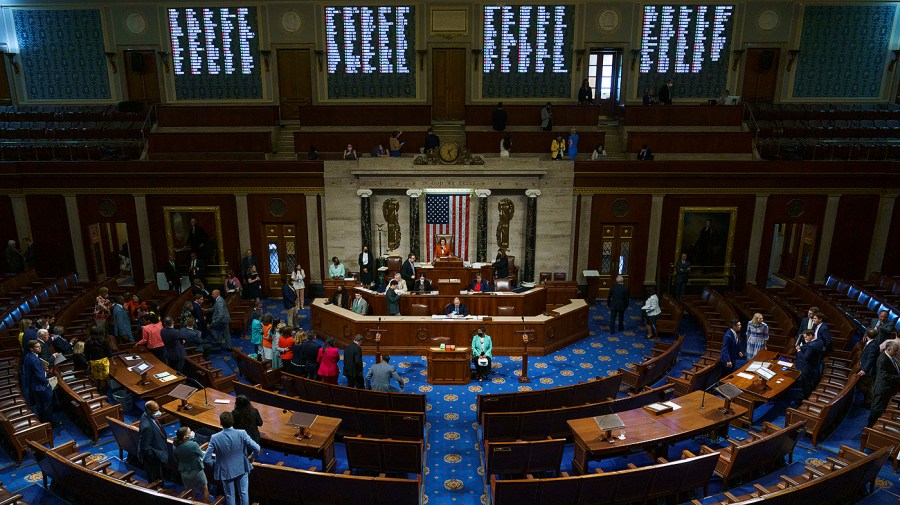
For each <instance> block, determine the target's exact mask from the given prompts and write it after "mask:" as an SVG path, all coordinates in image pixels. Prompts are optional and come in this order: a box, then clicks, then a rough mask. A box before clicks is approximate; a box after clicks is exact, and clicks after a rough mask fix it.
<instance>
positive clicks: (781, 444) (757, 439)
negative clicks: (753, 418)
mask: <svg viewBox="0 0 900 505" xmlns="http://www.w3.org/2000/svg"><path fill="white" fill-rule="evenodd" d="M803 425H804V423H803V421H798V422H796V423H794V424H791V425H788V426H785V427H784V428H781V427H778V426H775V425H774V424H772V423H769V422H764V423H763V429H762V433H757V432H755V431H750V432H748V433H749V434H750V438H749V439H747V440H744V441H741V442H738V441H737V440H732V439H729V440H728V441H729V442H730V443H731V445H729V446H727V447H724V448H722V449H718V450H713V449H710V448H709V447H707V446H705V445H704V446H701V448H700V453H701V454H718V455H719V462H718V463H717V464H716V475H718V476H719V477H722V486H723V487H726V488H727V487H728V481H729V479H734V478H735V477H739V476H742V475H744V474H748V473H752V472H753V471H755V470H759V469H768V468H777V467H780V466H782V465H784V457H785V456H787V457H788V462H793V460H794V456H793V454H794V447H795V446H796V445H797V440H799V439H800V435H801V434H802V433H803V432H804V427H803Z"/></svg>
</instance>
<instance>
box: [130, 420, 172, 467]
mask: <svg viewBox="0 0 900 505" xmlns="http://www.w3.org/2000/svg"><path fill="white" fill-rule="evenodd" d="M138 433H139V436H140V443H139V445H138V449H139V451H138V460H140V461H144V458H145V457H147V456H150V457H155V459H157V460H158V461H159V462H160V463H162V464H163V465H165V464H166V463H167V462H168V461H169V448H168V442H167V441H166V434H165V432H164V431H162V428H161V427H160V425H159V424H157V422H156V420H155V419H153V417H151V416H150V415H148V414H147V413H146V412H144V414H143V415H141V423H140V425H139V427H138Z"/></svg>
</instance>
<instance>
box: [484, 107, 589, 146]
mask: <svg viewBox="0 0 900 505" xmlns="http://www.w3.org/2000/svg"><path fill="white" fill-rule="evenodd" d="M543 108H544V106H543V105H506V104H504V105H503V110H505V111H506V114H507V117H508V118H509V119H508V121H507V123H506V125H507V126H534V127H539V126H540V125H541V109H543ZM496 109H497V106H496V105H468V106H466V125H467V126H491V125H493V124H494V123H493V120H492V115H493V113H494V110H496ZM552 110H553V124H554V126H555V127H556V128H557V129H559V128H560V127H563V126H565V127H569V126H597V108H596V107H591V106H587V105H553V107H552ZM498 145H499V144H498ZM547 150H548V151H549V150H550V147H549V145H548V146H547Z"/></svg>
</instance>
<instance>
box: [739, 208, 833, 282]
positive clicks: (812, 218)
mask: <svg viewBox="0 0 900 505" xmlns="http://www.w3.org/2000/svg"><path fill="white" fill-rule="evenodd" d="M795 200H796V201H798V202H800V203H802V204H803V213H802V214H800V215H799V216H794V217H792V216H791V215H790V214H791V213H790V211H788V205H789V204H791V202H794V201H795ZM826 202H827V197H826V196H825V195H769V198H768V200H767V202H766V217H765V220H764V221H763V232H762V240H760V246H759V247H760V249H759V266H758V270H757V273H756V279H747V280H748V281H753V280H755V281H756V285H757V286H765V285H766V277H767V276H768V273H769V266H770V264H771V263H770V259H771V253H772V243H773V240H774V237H775V225H777V224H779V223H784V224H804V223H805V224H811V225H815V226H817V227H818V229H819V230H821V229H822V222H823V220H824V217H825V204H826ZM794 205H796V204H794ZM820 241H821V235H820V236H819V237H818V239H817V241H816V244H815V247H816V250H818V248H819V242H820ZM785 247H787V244H785Z"/></svg>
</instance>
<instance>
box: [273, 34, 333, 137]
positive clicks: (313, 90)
mask: <svg viewBox="0 0 900 505" xmlns="http://www.w3.org/2000/svg"><path fill="white" fill-rule="evenodd" d="M269 49H270V51H271V53H270V55H269V72H270V73H271V74H272V95H273V99H274V101H275V104H276V105H277V106H278V108H279V111H278V116H279V121H284V120H283V119H280V118H281V110H280V109H281V83H280V81H279V76H280V74H279V70H280V69H279V68H278V51H279V50H281V49H305V50H307V51H309V56H310V57H309V63H310V67H311V68H310V72H309V95H310V96H309V105H316V104H318V103H319V101H320V100H319V84H320V79H319V78H318V75H319V74H320V73H324V66H325V65H326V62H325V61H324V60H323V61H322V65H323V71H322V72H319V71H318V70H319V69H318V62H317V60H316V59H317V58H318V57H319V56H318V55H317V54H316V48H315V45H314V44H271V45H270V47H269ZM322 58H325V55H322Z"/></svg>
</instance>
